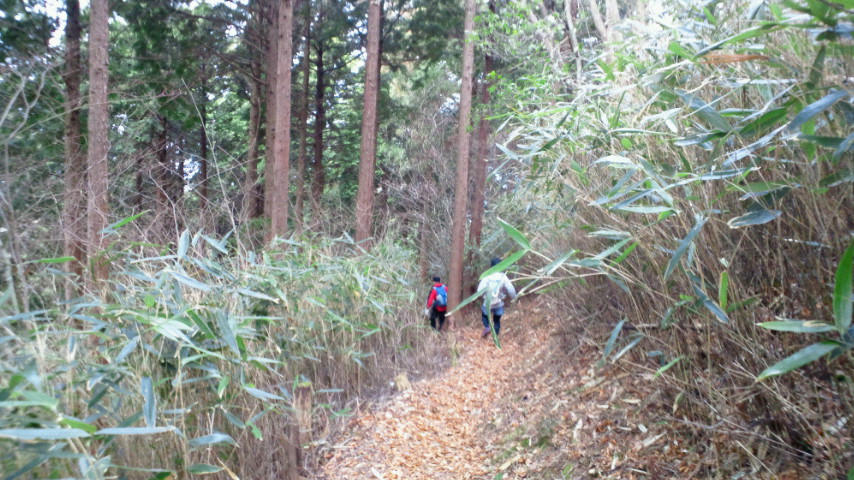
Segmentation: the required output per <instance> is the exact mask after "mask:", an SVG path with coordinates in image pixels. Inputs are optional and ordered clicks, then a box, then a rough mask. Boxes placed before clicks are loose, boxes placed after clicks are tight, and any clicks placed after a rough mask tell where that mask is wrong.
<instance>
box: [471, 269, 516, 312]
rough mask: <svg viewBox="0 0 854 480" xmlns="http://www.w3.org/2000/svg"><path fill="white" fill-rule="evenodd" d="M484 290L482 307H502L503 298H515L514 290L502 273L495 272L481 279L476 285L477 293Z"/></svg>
mask: <svg viewBox="0 0 854 480" xmlns="http://www.w3.org/2000/svg"><path fill="white" fill-rule="evenodd" d="M484 289H486V291H485V292H484V294H483V296H484V299H483V306H484V307H489V308H490V309H496V308H501V307H503V306H504V297H510V300H513V299H515V298H516V288H514V287H513V284H512V283H511V282H510V279H509V278H507V275H505V274H504V272H495V273H492V274H490V275H487V276H485V277H483V279H482V280H481V281H480V283H479V284H478V285H477V291H478V292H479V291H481V290H484Z"/></svg>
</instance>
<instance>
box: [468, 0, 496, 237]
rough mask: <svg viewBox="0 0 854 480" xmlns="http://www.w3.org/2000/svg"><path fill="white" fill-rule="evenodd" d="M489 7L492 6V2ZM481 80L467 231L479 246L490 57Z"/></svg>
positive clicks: (484, 178)
mask: <svg viewBox="0 0 854 480" xmlns="http://www.w3.org/2000/svg"><path fill="white" fill-rule="evenodd" d="M489 3H490V7H492V6H493V3H492V2H489ZM483 64H484V67H483V80H482V81H481V84H480V89H481V93H480V98H481V104H482V109H483V111H482V112H481V117H480V124H479V125H478V127H477V155H475V157H474V162H472V165H473V167H474V168H473V170H474V171H473V172H472V177H473V180H474V184H473V185H472V195H471V230H470V231H469V243H471V244H472V245H477V246H480V240H481V235H482V234H483V197H484V193H485V192H484V189H485V188H486V163H487V161H488V158H487V157H488V155H489V120H488V119H487V110H488V108H489V80H488V79H489V75H490V74H491V73H492V56H490V55H484V62H483Z"/></svg>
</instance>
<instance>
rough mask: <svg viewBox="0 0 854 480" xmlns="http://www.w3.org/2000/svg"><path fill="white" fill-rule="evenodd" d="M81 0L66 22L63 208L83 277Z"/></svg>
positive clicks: (71, 291)
mask: <svg viewBox="0 0 854 480" xmlns="http://www.w3.org/2000/svg"><path fill="white" fill-rule="evenodd" d="M80 74H81V71H80V2H79V0H67V1H66V23H65V72H64V75H63V77H64V80H65V203H64V205H63V209H62V220H63V223H64V225H63V234H64V237H65V254H66V255H68V256H70V257H74V259H75V260H74V261H71V262H68V263H67V264H66V265H67V266H68V272H69V273H71V274H74V275H76V276H77V277H78V278H80V279H82V278H83V266H84V265H85V264H86V220H85V218H86V214H85V212H86V159H85V157H84V156H83V152H82V148H81V144H80V139H81V135H82V134H81V126H80V106H81V105H80V104H81V102H80V76H81V75H80ZM77 287H78V284H77V283H76V282H74V281H70V282H67V283H66V286H65V296H66V299H68V300H70V299H71V298H72V297H73V296H75V295H76V294H77V292H78V288H77Z"/></svg>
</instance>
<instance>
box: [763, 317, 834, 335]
mask: <svg viewBox="0 0 854 480" xmlns="http://www.w3.org/2000/svg"><path fill="white" fill-rule="evenodd" d="M777 318H780V317H777ZM757 325H759V326H760V327H762V328H767V329H768V330H776V331H778V332H797V333H823V332H832V331H834V330H836V328H835V327H834V326H833V325H831V324H829V323H824V322H818V321H815V320H789V319H785V318H783V319H780V320H778V321H776V322H763V323H759V324H757Z"/></svg>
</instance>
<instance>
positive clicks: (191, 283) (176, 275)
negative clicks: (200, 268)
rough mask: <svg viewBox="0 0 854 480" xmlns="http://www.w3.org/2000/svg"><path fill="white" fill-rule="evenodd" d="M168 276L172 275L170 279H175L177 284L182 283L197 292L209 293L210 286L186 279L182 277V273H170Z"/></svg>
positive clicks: (186, 277)
mask: <svg viewBox="0 0 854 480" xmlns="http://www.w3.org/2000/svg"><path fill="white" fill-rule="evenodd" d="M169 275H172V277H173V278H175V280H178V281H179V282H181V283H183V284H184V285H187V286H188V287H192V288H195V289H197V290H201V291H203V292H210V291H211V286H210V285H208V284H205V283H202V282H200V281H198V280H196V279H195V278H191V277H188V276H186V275H184V274H183V273H178V272H172V271H170V272H169Z"/></svg>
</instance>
